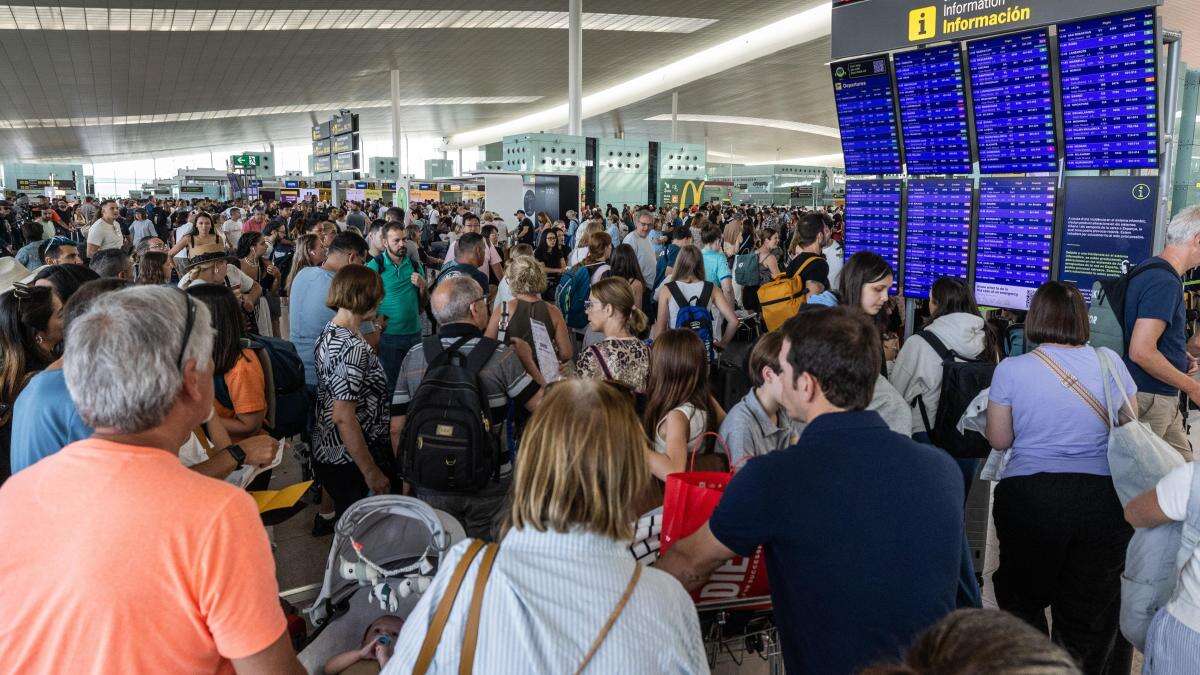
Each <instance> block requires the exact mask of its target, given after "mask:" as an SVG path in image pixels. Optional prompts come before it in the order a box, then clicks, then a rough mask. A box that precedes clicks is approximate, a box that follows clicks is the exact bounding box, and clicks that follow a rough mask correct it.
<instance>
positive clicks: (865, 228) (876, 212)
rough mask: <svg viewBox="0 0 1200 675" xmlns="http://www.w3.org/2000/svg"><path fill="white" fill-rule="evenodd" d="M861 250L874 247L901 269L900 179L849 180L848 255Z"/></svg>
mask: <svg viewBox="0 0 1200 675" xmlns="http://www.w3.org/2000/svg"><path fill="white" fill-rule="evenodd" d="M859 251H874V252H875V253H878V254H879V255H881V256H883V259H884V260H887V261H888V264H889V265H891V266H892V269H893V270H898V267H897V263H898V262H899V257H900V181H898V180H848V181H846V242H845V255H846V258H847V259H849V258H850V256H852V255H854V254H855V253H858V252H859ZM896 281H897V283H898V282H899V279H896Z"/></svg>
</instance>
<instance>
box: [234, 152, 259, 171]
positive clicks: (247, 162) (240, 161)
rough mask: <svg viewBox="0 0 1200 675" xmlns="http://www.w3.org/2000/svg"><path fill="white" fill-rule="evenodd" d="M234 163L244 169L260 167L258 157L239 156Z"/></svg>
mask: <svg viewBox="0 0 1200 675" xmlns="http://www.w3.org/2000/svg"><path fill="white" fill-rule="evenodd" d="M233 163H234V164H235V165H236V166H240V167H243V168H249V167H252V166H258V155H248V154H247V155H237V156H235V157H234V158H233Z"/></svg>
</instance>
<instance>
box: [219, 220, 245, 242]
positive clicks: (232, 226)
mask: <svg viewBox="0 0 1200 675" xmlns="http://www.w3.org/2000/svg"><path fill="white" fill-rule="evenodd" d="M221 232H224V233H225V241H227V242H229V245H230V246H233V247H236V246H237V244H238V239H241V238H242V221H240V220H227V221H225V222H224V223H222V224H221Z"/></svg>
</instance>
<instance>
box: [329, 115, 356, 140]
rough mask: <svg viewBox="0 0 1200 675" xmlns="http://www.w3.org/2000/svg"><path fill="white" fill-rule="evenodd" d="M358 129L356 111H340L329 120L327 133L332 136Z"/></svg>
mask: <svg viewBox="0 0 1200 675" xmlns="http://www.w3.org/2000/svg"><path fill="white" fill-rule="evenodd" d="M355 131H358V113H351V112H346V113H340V114H337V115H334V116H333V118H332V119H331V120H329V133H331V134H333V135H334V136H339V135H341V134H349V133H353V132H355Z"/></svg>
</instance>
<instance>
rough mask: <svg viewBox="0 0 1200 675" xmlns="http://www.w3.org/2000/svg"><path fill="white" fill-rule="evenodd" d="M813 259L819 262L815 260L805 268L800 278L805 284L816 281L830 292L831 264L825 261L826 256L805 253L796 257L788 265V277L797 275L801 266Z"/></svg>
mask: <svg viewBox="0 0 1200 675" xmlns="http://www.w3.org/2000/svg"><path fill="white" fill-rule="evenodd" d="M811 258H818V260H813V261H812V262H811V263H809V264H808V267H805V268H804V271H803V272H801V273H800V278H801V279H803V280H804V281H805V283H807V282H809V281H815V282H817V283H818V284H821V285H822V286H824V287H825V290H827V291H828V290H830V288H829V263H828V262H827V261H826V260H825V256H823V255H821V254H820V253H808V252H805V253H801V254H800V255H798V256H796V257H795V258H793V259H792V260H791V261H790V262H788V264H787V270H786V271H787V275H788V276H789V277H790V276H792V275H793V274H795V273H796V272H797V271H798V270H799V269H800V266H801V265H803V264H804V263H805V261H807V260H809V259H811Z"/></svg>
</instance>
